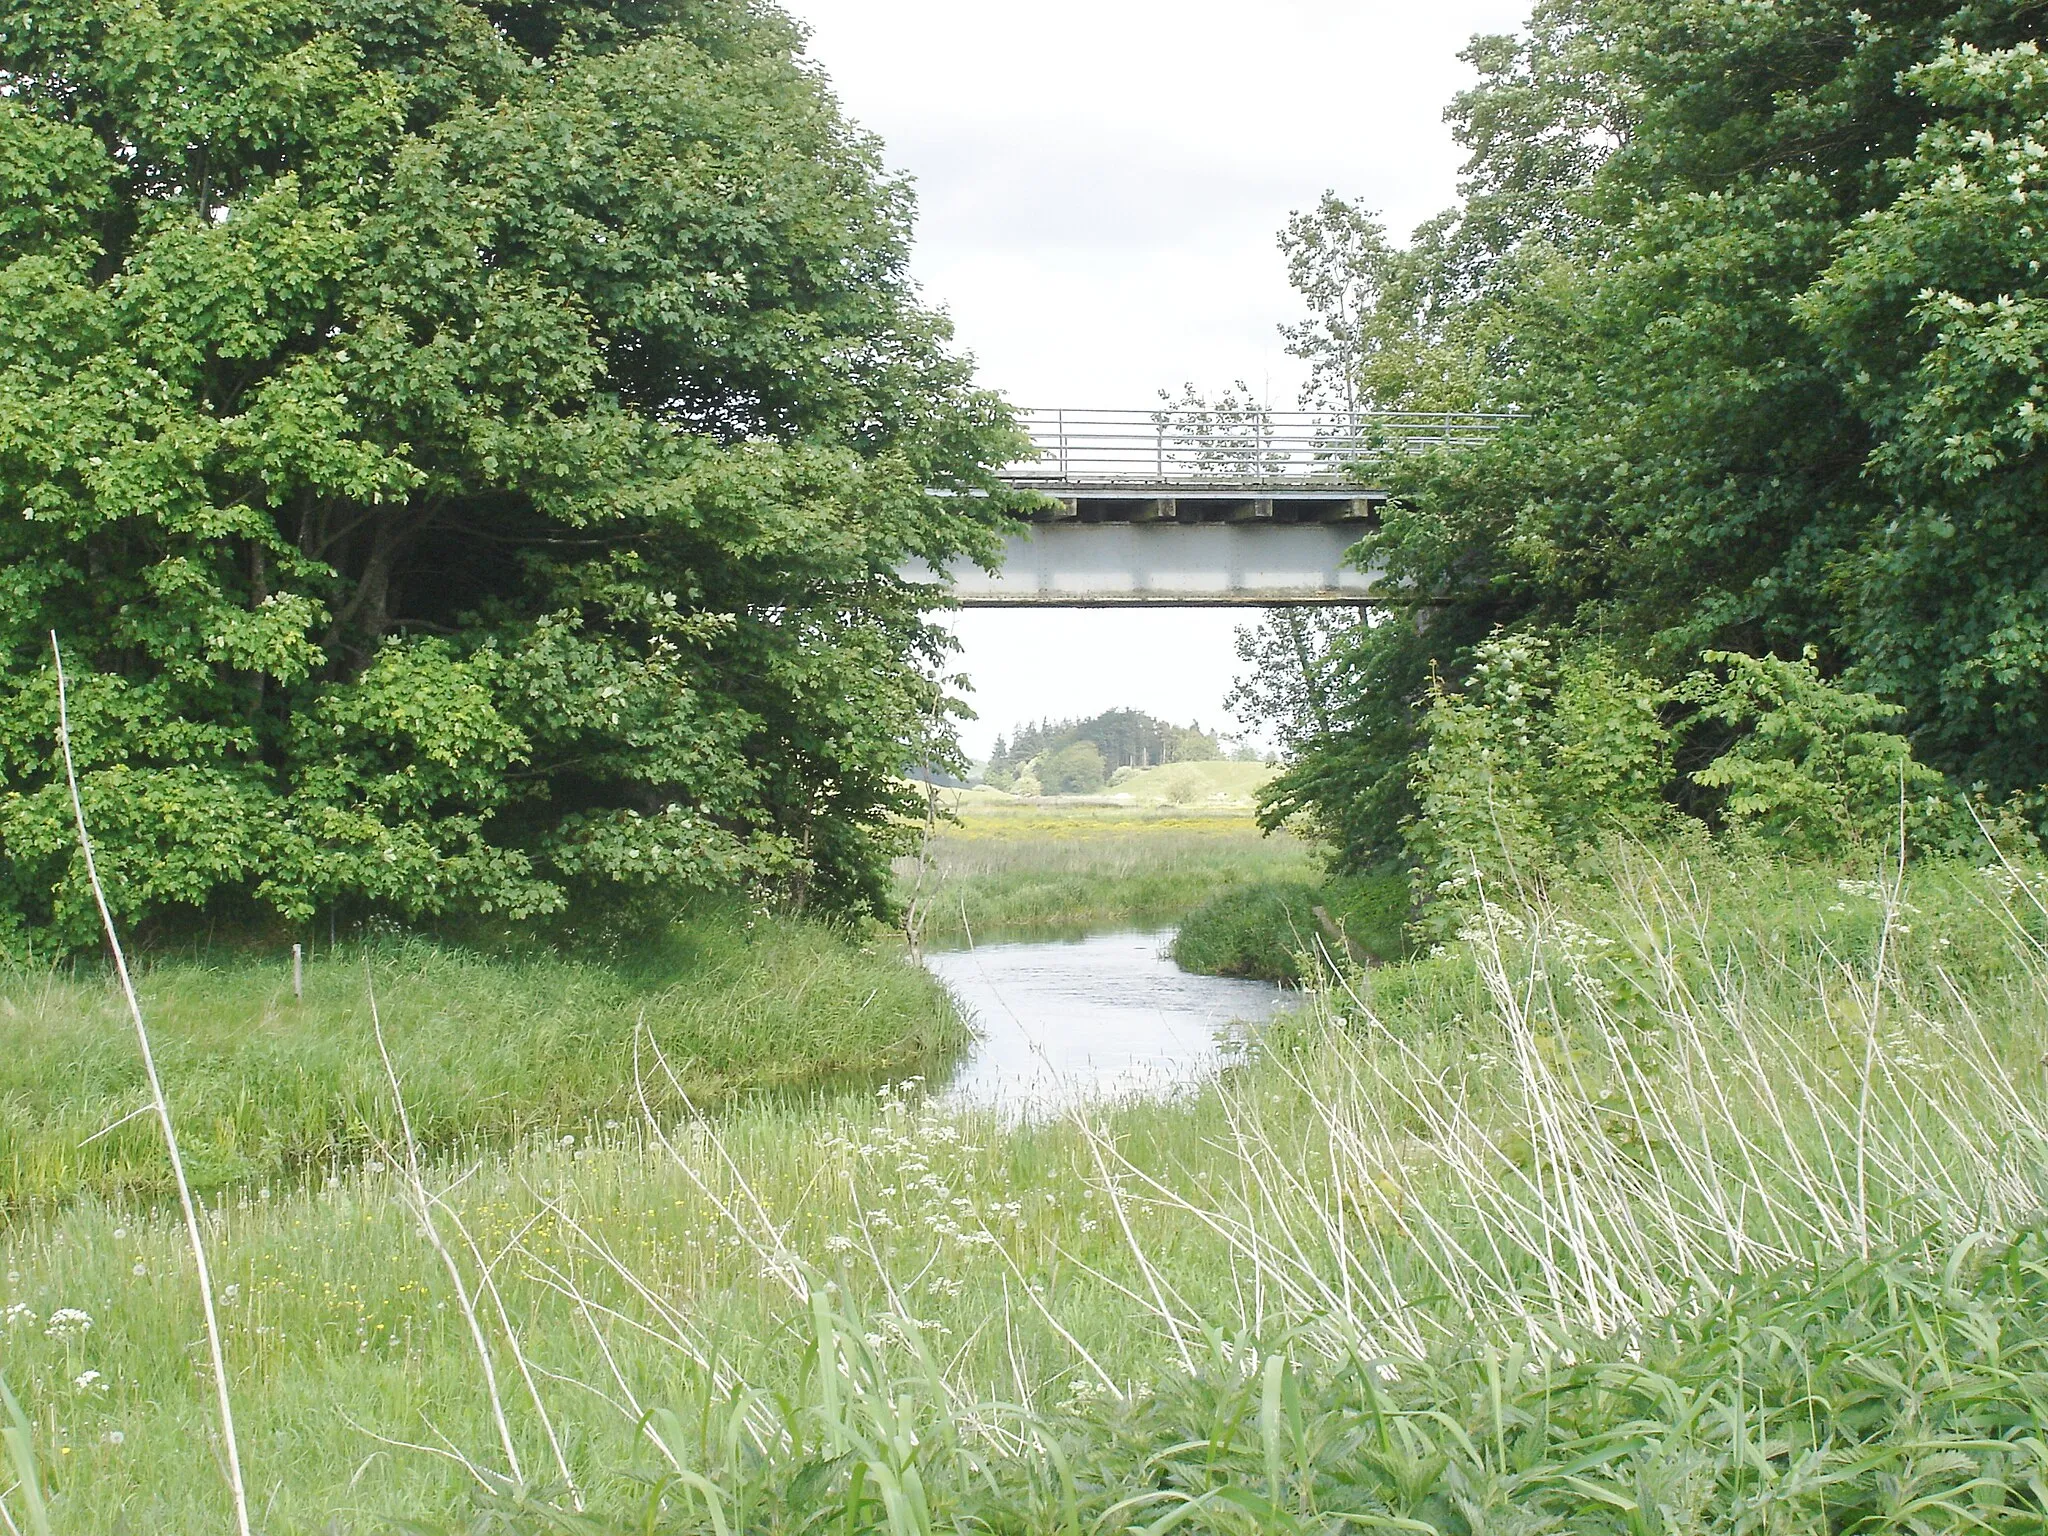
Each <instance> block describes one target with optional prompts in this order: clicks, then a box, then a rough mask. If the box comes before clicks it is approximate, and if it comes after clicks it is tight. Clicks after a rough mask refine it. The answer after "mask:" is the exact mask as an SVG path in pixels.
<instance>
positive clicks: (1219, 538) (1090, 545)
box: [904, 405, 1506, 608]
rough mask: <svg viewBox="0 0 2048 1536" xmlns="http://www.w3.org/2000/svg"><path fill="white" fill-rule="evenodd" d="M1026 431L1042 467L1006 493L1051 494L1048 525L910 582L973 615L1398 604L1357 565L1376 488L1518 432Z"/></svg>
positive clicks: (1194, 417) (1319, 422) (1395, 418)
mask: <svg viewBox="0 0 2048 1536" xmlns="http://www.w3.org/2000/svg"><path fill="white" fill-rule="evenodd" d="M1018 416H1019V421H1020V424H1021V425H1022V426H1023V427H1024V429H1025V430H1026V431H1027V432H1028V433H1029V434H1030V437H1031V445H1032V449H1033V453H1032V455H1031V456H1030V457H1029V458H1027V459H1025V460H1023V461H1021V462H1020V463H1017V464H1013V465H1010V466H1008V467H1007V468H1006V469H1005V470H1004V472H1003V476H1002V478H1003V479H1004V480H1005V481H1006V482H1007V483H1008V484H1010V485H1013V486H1018V487H1022V488H1025V489H1029V490H1034V491H1038V492H1040V493H1041V497H1042V500H1041V502H1040V508H1041V510H1040V511H1039V512H1037V513H1035V514H1034V515H1033V517H1032V519H1031V521H1029V522H1021V521H1020V523H1019V524H1018V526H1017V528H1016V530H1015V531H1014V532H1012V533H1011V534H1009V535H1008V542H1009V548H1008V552H1007V554H1006V556H1005V558H1004V560H1003V563H1002V565H1001V567H1000V568H999V569H998V570H997V571H996V572H995V573H994V574H993V575H991V574H990V573H989V572H987V571H984V570H982V569H981V568H980V567H979V566H976V565H975V564H973V563H972V562H971V561H967V560H955V561H952V562H950V563H949V564H948V565H947V566H946V568H945V569H944V570H942V571H934V570H933V569H932V568H931V567H930V566H928V565H925V564H923V562H916V563H914V564H913V566H911V567H910V568H908V569H906V571H905V573H904V574H905V575H906V576H908V577H910V578H911V579H912V580H917V581H944V582H947V583H949V584H950V585H951V587H952V590H953V595H954V597H955V598H956V599H957V600H958V601H959V602H960V604H961V605H962V606H963V607H968V608H1033V607H1041V608H1085V607H1128V606H1138V605H1147V606H1149V605H1152V604H1180V605H1184V606H1203V607H1218V606H1231V605H1244V606H1248V607H1287V606H1302V605H1315V604H1324V605H1329V604H1357V603H1364V602H1368V601H1377V602H1387V601H1390V600H1398V596H1397V594H1394V593H1391V592H1384V591H1381V590H1380V581H1379V576H1378V574H1377V573H1376V572H1373V571H1369V570H1355V569H1353V568H1351V567H1349V566H1347V565H1345V564H1344V556H1345V554H1346V552H1347V551H1348V550H1350V548H1351V547H1352V546H1353V545H1354V544H1356V543H1357V542H1358V541H1359V539H1360V538H1362V537H1363V536H1364V535H1365V534H1366V533H1367V532H1369V531H1370V530H1371V529H1372V528H1373V527H1375V526H1376V525H1377V522H1378V517H1379V510H1380V508H1381V507H1382V506H1383V505H1384V504H1385V502H1386V499H1387V492H1386V490H1385V488H1384V486H1383V484H1379V483H1377V482H1378V481H1379V479H1380V478H1381V477H1383V476H1384V474H1385V472H1386V469H1387V466H1389V465H1390V464H1391V463H1393V462H1394V461H1395V460H1396V459H1397V458H1399V457H1400V456H1403V455H1408V454H1418V453H1425V452H1428V451H1430V450H1432V449H1436V448H1445V447H1460V446H1467V445H1471V444H1474V443H1478V442H1481V441H1483V440H1484V439H1485V437H1486V436H1487V435H1488V434H1490V433H1491V432H1493V431H1495V430H1497V429H1498V428H1499V426H1500V424H1501V422H1502V421H1504V420H1505V419H1506V418H1504V417H1501V416H1488V415H1479V414H1469V413H1468V414H1425V413H1415V412H1391V411H1360V412H1343V413H1336V414H1329V413H1309V412H1296V411H1265V410H1259V409H1255V408H1253V409H1206V408H1188V407H1184V406H1174V405H1166V406H1162V407H1160V408H1158V409H1155V410H1149V411H1119V410H1076V409H1051V410H1027V411H1020V412H1019V413H1018Z"/></svg>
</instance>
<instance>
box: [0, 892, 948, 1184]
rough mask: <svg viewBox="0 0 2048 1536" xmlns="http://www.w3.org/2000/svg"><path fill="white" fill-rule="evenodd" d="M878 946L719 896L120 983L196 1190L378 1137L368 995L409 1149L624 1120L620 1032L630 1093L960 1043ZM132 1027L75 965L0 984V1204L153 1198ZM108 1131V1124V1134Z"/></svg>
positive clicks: (924, 986)
mask: <svg viewBox="0 0 2048 1536" xmlns="http://www.w3.org/2000/svg"><path fill="white" fill-rule="evenodd" d="M900 949H901V946H900V945H899V944H896V943H893V942H891V941H889V940H888V939H886V938H883V939H877V940H875V941H873V942H867V943H863V942H861V941H859V940H857V939H855V938H852V937H849V936H847V935H844V934H840V933H837V932H835V931H833V930H830V929H826V928H822V927H819V926H817V925H815V924H804V923H798V922H793V921H790V920H787V919H783V918H778V917H774V916H771V915H768V914H765V913H758V912H748V911H746V910H744V909H732V910H727V909H724V908H714V909H711V910H708V911H705V912H702V913H699V914H697V915H695V916H693V917H688V918H684V919H681V920H679V921H678V922H677V923H675V924H674V925H673V926H672V927H671V928H670V929H669V930H668V932H667V933H666V934H665V935H664V936H662V937H661V938H660V939H659V940H657V941H654V942H652V943H650V944H649V945H648V946H646V947H645V948H643V949H641V950H640V951H638V952H636V954H635V955H634V956H633V957H632V959H631V960H630V961H617V960H598V959H588V958H577V957H574V956H566V955H560V954H554V953H550V952H547V951H535V952H530V953H524V954H513V955H507V954H490V953H478V952H473V951H466V950H461V949H457V948H452V947H447V946H442V945H436V944H432V943H429V942H426V941H424V940H392V941H389V942H384V943H371V944H369V945H366V946H345V947H343V948H342V949H341V950H340V951H339V952H336V953H332V954H329V953H319V954H316V955H315V956H314V958H313V959H312V960H311V962H310V963H309V964H308V965H307V966H306V969H305V992H304V996H303V997H302V998H295V997H294V996H293V995H292V988H291V969H290V962H289V958H288V957H287V956H286V955H283V954H271V955H264V956H251V955H246V954H234V955H226V956H222V957H220V958H218V959H215V960H212V961H208V960H189V959H188V960H181V959H158V960H155V961H153V962H151V963H148V964H145V965H144V966H143V967H142V969H141V972H140V975H139V978H138V980H139V989H140V992H141V997H142V1004H143V1008H144V1010H145V1013H146V1015H147V1018H148V1020H149V1025H150V1030H151V1036H152V1039H153V1042H154V1045H155V1050H156V1055H157V1061H158V1065H159V1068H160V1069H161V1071H162V1074H163V1077H164V1080H165V1082H166V1084H167V1088H168V1092H169V1094H170V1098H171V1104H172V1108H173V1110H174V1112H175V1113H176V1115H177V1118H178V1123H179V1125H180V1135H181V1139H182V1140H183V1142H184V1152H185V1157H186V1160H187V1162H188V1164H189V1165H190V1169H191V1173H192V1176H193V1178H194V1180H195V1181H196V1183H197V1184H198V1186H199V1188H200V1189H201V1190H202V1191H203V1192H211V1191H214V1190H221V1189H230V1188H232V1189H239V1190H241V1191H243V1192H244V1193H246V1192H248V1191H250V1190H254V1189H256V1188H259V1187H261V1186H264V1185H279V1186H282V1185H284V1184H288V1183H294V1182H296V1181H298V1180H301V1179H304V1178H308V1177H313V1178H315V1179H316V1180H317V1179H320V1178H324V1177H326V1176H327V1174H329V1173H330V1172H341V1171H345V1170H346V1169H347V1168H348V1167H350V1166H352V1165H354V1164H356V1163H359V1162H361V1161H363V1160H365V1159H370V1158H374V1157H375V1156H377V1155H379V1149H388V1148H389V1147H390V1146H392V1145H393V1144H394V1143H395V1141H396V1140H397V1137H398V1134H399V1131H398V1120H397V1115H396V1112H395V1109H394V1106H393V1104H392V1102H391V1094H390V1090H389V1088H388V1086H387V1084H386V1080H385V1074H384V1068H383V1064H382V1063H381V1062H380V1060H379V1059H378V1056H377V1050H376V1044H375V1040H374V1037H373V1034H372V1031H371V1027H370V1010H369V1003H370V996H371V991H370V989H371V988H372V986H374V988H375V995H376V1000H377V1003H378V1008H379V1013H380V1015H381V1017H382V1020H383V1025H384V1031H385V1036H386V1039H387V1041H388V1042H389V1045H390V1050H391V1054H392V1059H393V1062H394V1064H395V1065H396V1067H397V1069H398V1071H399V1074H400V1076H401V1077H402V1079H403V1080H404V1082H405V1084H406V1087H407V1094H408V1099H409V1103H408V1106H407V1107H408V1109H409V1111H410V1114H411V1119H412V1125H413V1129H414V1133H415V1135H416V1136H417V1138H418V1140H419V1143H420V1145H421V1147H422V1148H423V1149H424V1150H425V1151H426V1152H427V1153H428V1154H430V1155H438V1154H441V1153H444V1152H449V1151H452V1150H453V1149H455V1148H458V1147H461V1148H466V1149H468V1150H469V1151H470V1152H472V1153H478V1154H481V1153H483V1152H485V1151H487V1150H489V1149H502V1148H504V1147H507V1146H510V1145H514V1144H517V1143H519V1142H521V1141H522V1140H524V1139H525V1138H528V1137H530V1136H545V1137H551V1138H559V1137H561V1136H564V1135H575V1136H577V1137H579V1138H582V1137H587V1136H589V1135H590V1134H592V1133H594V1132H601V1131H602V1130H603V1129H604V1127H605V1126H606V1125H607V1124H611V1125H613V1126H616V1125H618V1124H620V1123H622V1122H624V1121H627V1120H630V1119H632V1118H633V1116H634V1114H635V1113H636V1090H635V1086H634V1073H635V1046H636V1040H638V1041H643V1042H644V1043H645V1044H647V1045H651V1046H658V1047H659V1049H660V1050H661V1051H662V1052H664V1053H665V1055H666V1056H667V1058H668V1060H669V1062H670V1063H671V1065H672V1066H673V1068H674V1071H675V1080H674V1082H673V1083H671V1082H670V1081H668V1080H667V1078H666V1077H665V1076H662V1077H659V1078H658V1080H657V1085H656V1087H655V1088H654V1089H653V1090H652V1092H653V1096H654V1101H655V1102H656V1103H657V1104H658V1105H661V1106H663V1112H664V1113H668V1112H671V1111H672V1110H673V1109H675V1108H676V1107H677V1106H678V1105H679V1103H680V1101H681V1098H682V1096H683V1095H685V1094H687V1095H688V1096H689V1097H690V1098H692V1099H695V1100H698V1101H700V1102H706V1103H711V1102H718V1101H720V1100H723V1099H726V1098H729V1097H731V1096H732V1095H734V1094H737V1093H742V1092H745V1091H748V1090H751V1089H757V1088H763V1087H770V1086H774V1085H778V1084H789V1083H797V1082H807V1081H812V1080H815V1079H817V1078H819V1077H821V1076H827V1075H830V1074H833V1073H864V1074H870V1075H874V1074H882V1073H889V1072H896V1073H908V1072H914V1071H916V1070H918V1068H919V1067H920V1066H921V1065H922V1064H924V1063H928V1062H931V1061H933V1060H935V1059H938V1058H941V1057H943V1056H944V1055H945V1054H946V1053H948V1052H956V1051H958V1050H959V1049H961V1048H962V1047H963V1046H965V1044H966V1043H967V1039H968V1035H967V1031H966V1027H965V1025H964V1024H963V1023H962V1022H961V1020H960V1019H959V1017H958V1015H957V1014H956V1012H955V1011H954V1009H953V1006H952V1004H951V1002H950V1001H949V1000H948V998H947V997H946V995H945V993H944V991H943V989H942V988H941V987H939V985H938V984H937V983H936V982H934V981H933V980H932V978H931V977H930V976H928V975H927V974H926V973H925V972H924V971H922V970H920V969H919V968H917V967H916V966H913V965H911V964H909V963H907V962H906V961H905V960H904V958H903V957H902V955H901V953H900ZM144 1093H145V1090H144V1083H143V1077H142V1069H141V1064H140V1061H139V1059H138V1057H137V1054H136V1049H135V1037H134V1032H133V1028H132V1026H131V1025H130V1024H129V1022H128V1019H127V1015H126V1012H125V1008H124V1005H123V1004H122V1002H121V1000H120V996H119V994H118V992H117V991H116V990H115V988H114V986H113V984H112V980H111V977H110V976H109V975H108V974H107V973H106V972H105V970H104V968H103V967H101V966H98V965H82V966H80V967H79V968H77V969H76V970H73V969H71V968H68V967H67V968H64V969H54V970H49V971H38V972H13V973H9V974H4V975H0V1214H4V1213H6V1212H8V1211H18V1210H20V1209H21V1208H23V1207H24V1206H26V1205H29V1204H32V1203H38V1202H41V1203H49V1202H62V1201H65V1200H69V1199H72V1198H75V1197H77V1196H79V1195H82V1194H86V1193H92V1194H95V1195H98V1196H101V1197H107V1198H115V1199H121V1200H141V1201H149V1200H157V1199H163V1198H166V1197H167V1196H168V1195H169V1194H170V1192H171V1186H170V1183H169V1173H168V1169H167V1168H166V1166H165V1163H164V1158H163V1151H162V1146H161V1142H160V1140H159V1135H158V1131H157V1127H156V1124H155V1122H154V1120H153V1119H151V1118H150V1117H148V1116H139V1117H135V1118H128V1117H129V1116H130V1115H131V1113H132V1112H133V1111H134V1110H135V1109H136V1108H137V1107H138V1106H139V1105H140V1104H142V1103H143V1102H144ZM109 1127H114V1128H113V1129H109Z"/></svg>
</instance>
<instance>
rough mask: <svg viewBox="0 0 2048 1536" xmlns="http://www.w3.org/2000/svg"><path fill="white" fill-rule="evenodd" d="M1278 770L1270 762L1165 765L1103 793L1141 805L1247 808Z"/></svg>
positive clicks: (1148, 770) (1116, 784)
mask: <svg viewBox="0 0 2048 1536" xmlns="http://www.w3.org/2000/svg"><path fill="white" fill-rule="evenodd" d="M1279 771H1280V770H1279V769H1277V768H1275V767H1273V766H1272V765H1271V764H1270V763H1229V762H1220V761H1212V762H1205V763H1168V764H1166V765H1165V766H1164V767H1161V768H1147V769H1145V770H1143V771H1142V772H1139V773H1133V774H1131V775H1129V776H1128V777H1125V778H1122V779H1119V780H1118V781H1117V782H1115V783H1113V784H1111V785H1110V786H1109V788H1108V789H1107V790H1106V791H1105V793H1107V794H1111V795H1129V796H1130V797H1131V798H1132V799H1133V800H1136V801H1138V802H1139V803H1141V804H1151V803H1157V804H1162V805H1191V806H1192V805H1244V806H1249V805H1251V804H1252V803H1253V802H1254V801H1255V800H1257V798H1258V793H1259V791H1260V789H1262V788H1263V787H1264V786H1265V783H1266V781H1267V780H1268V779H1270V778H1272V777H1273V775H1274V774H1276V773H1278V772H1279Z"/></svg>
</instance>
